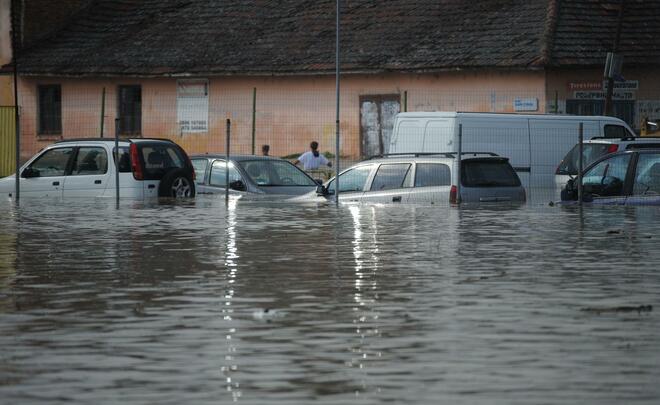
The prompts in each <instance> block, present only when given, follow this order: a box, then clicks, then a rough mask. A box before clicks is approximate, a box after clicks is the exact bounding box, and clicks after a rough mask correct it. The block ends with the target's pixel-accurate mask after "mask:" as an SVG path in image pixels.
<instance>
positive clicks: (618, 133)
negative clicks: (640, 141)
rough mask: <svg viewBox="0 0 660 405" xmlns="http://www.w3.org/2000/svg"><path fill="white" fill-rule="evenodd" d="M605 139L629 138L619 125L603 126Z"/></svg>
mask: <svg viewBox="0 0 660 405" xmlns="http://www.w3.org/2000/svg"><path fill="white" fill-rule="evenodd" d="M604 134H605V138H625V137H627V136H630V134H629V133H628V131H627V130H626V128H625V127H623V126H621V125H605V129H604Z"/></svg>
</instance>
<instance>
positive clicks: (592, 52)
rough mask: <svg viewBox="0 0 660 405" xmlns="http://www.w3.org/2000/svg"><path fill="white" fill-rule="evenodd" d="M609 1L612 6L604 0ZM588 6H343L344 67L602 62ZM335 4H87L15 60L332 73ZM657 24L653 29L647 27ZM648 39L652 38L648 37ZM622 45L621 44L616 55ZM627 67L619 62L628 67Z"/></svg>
mask: <svg viewBox="0 0 660 405" xmlns="http://www.w3.org/2000/svg"><path fill="white" fill-rule="evenodd" d="M612 1H613V2H614V3H618V0H612ZM602 3H604V2H602V1H597V0H571V1H568V0H563V1H560V0H472V1H466V0H434V1H431V0H416V1H413V0H343V1H342V4H343V10H342V68H343V71H345V72H364V73H377V72H386V71H416V72H420V71H440V70H448V69H449V70H451V69H470V68H480V67H501V68H509V69H510V68H513V69H528V68H541V67H544V66H547V65H557V64H560V65H564V64H568V65H581V66H582V65H602V63H603V60H604V55H605V52H606V51H607V50H609V46H608V44H610V43H611V42H612V41H613V37H614V31H615V27H616V25H615V23H616V17H617V14H616V12H614V13H612V12H611V11H609V12H608V11H607V10H605V11H603V9H602V7H601V6H599V5H600V4H602ZM627 3H634V7H631V9H634V10H635V11H634V12H635V13H636V14H635V15H633V14H632V13H631V14H630V15H629V16H627V17H626V20H625V21H626V28H625V29H624V35H623V40H622V44H624V45H625V46H624V47H632V48H630V49H631V52H633V54H634V55H635V59H630V60H634V61H635V62H638V63H642V62H644V61H645V57H646V56H645V55H644V52H647V51H648V50H649V48H648V47H654V48H655V49H653V52H654V58H655V59H654V60H655V61H656V62H658V58H659V56H660V50H658V47H660V44H658V41H657V40H656V38H658V37H659V35H658V33H660V29H658V28H657V25H658V24H657V22H658V21H657V18H656V21H652V20H653V18H652V15H651V14H648V13H646V11H645V9H648V8H652V9H653V10H654V11H653V12H654V13H655V16H659V15H660V13H659V12H657V9H659V8H660V0H651V1H642V0H627ZM335 4H336V3H335V0H276V1H272V0H253V1H245V0H95V1H94V4H93V6H92V7H90V8H89V9H88V11H87V12H86V13H82V14H79V15H78V17H77V18H76V19H74V21H72V23H71V24H70V25H68V26H67V27H66V28H65V29H63V30H62V31H60V32H58V33H57V34H56V35H54V36H52V37H50V38H49V39H47V40H46V41H43V42H42V43H41V44H40V45H39V46H37V47H33V48H31V49H29V50H27V51H26V52H25V53H24V55H23V57H22V58H21V59H19V67H20V70H21V71H22V72H23V73H24V74H35V75H36V74H54V75H177V74H181V75H183V74H191V75H196V74H204V75H214V74H217V75H231V74H240V75H245V74H254V75H278V74H318V73H326V72H327V73H331V72H333V71H334V61H335V54H334V52H335ZM653 22H656V24H652V23H653ZM653 33H656V34H655V36H654V35H653ZM626 49H628V48H626ZM627 62H628V60H627Z"/></svg>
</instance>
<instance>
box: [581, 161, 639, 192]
mask: <svg viewBox="0 0 660 405" xmlns="http://www.w3.org/2000/svg"><path fill="white" fill-rule="evenodd" d="M631 156H632V154H630V153H628V154H625V155H618V156H613V157H611V158H609V159H605V160H603V161H601V162H600V163H598V164H596V166H594V167H592V168H591V169H589V170H588V171H587V172H586V173H585V174H584V179H583V180H582V184H583V185H584V191H585V192H586V193H590V194H593V195H594V196H596V197H613V196H619V195H622V194H623V184H624V181H625V179H626V173H627V172H628V164H629V163H630V157H631Z"/></svg>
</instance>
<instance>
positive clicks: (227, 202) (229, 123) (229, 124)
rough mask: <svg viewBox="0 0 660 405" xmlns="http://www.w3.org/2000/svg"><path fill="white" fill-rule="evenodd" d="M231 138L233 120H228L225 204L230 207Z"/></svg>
mask: <svg viewBox="0 0 660 405" xmlns="http://www.w3.org/2000/svg"><path fill="white" fill-rule="evenodd" d="M230 136H231V119H229V118H227V136H226V138H227V139H226V141H227V145H226V147H225V156H226V158H225V204H226V205H229V144H230V142H229V139H230Z"/></svg>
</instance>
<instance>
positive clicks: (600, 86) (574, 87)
mask: <svg viewBox="0 0 660 405" xmlns="http://www.w3.org/2000/svg"><path fill="white" fill-rule="evenodd" d="M604 90H607V80H604V81H602V82H601V81H598V82H596V81H593V82H569V83H568V91H604ZM614 90H639V80H624V81H620V82H614Z"/></svg>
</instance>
